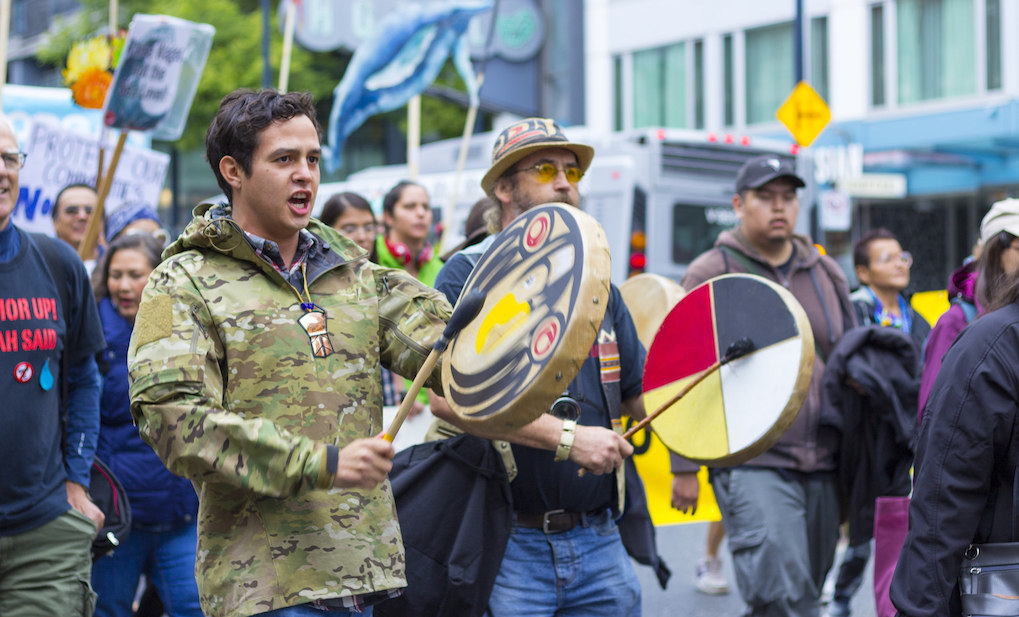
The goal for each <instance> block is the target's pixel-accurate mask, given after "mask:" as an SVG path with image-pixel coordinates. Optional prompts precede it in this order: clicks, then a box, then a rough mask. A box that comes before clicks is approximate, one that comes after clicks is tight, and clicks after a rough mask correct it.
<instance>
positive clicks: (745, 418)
mask: <svg viewBox="0 0 1019 617" xmlns="http://www.w3.org/2000/svg"><path fill="white" fill-rule="evenodd" d="M802 352H803V341H802V340H801V339H789V340H786V341H782V342H780V343H777V344H775V345H771V346H770V347H766V348H764V349H758V350H757V351H755V352H754V353H752V354H750V355H749V356H746V357H744V358H741V359H739V360H734V361H733V362H730V363H729V364H725V365H723V366H722V368H721V371H720V373H721V382H722V383H721V386H722V396H723V398H724V399H725V404H724V408H725V409H726V410H729V409H732V410H743V411H744V413H740V414H739V417H738V418H729V417H728V415H727V416H726V417H727V418H728V419H729V420H730V422H729V448H730V450H729V451H730V452H739V451H740V450H743V449H744V448H747V447H749V446H751V445H753V444H754V443H755V442H756V441H757V440H759V439H760V438H761V437H763V436H764V434H765V433H767V432H768V431H769V430H771V428H772V425H773V424H774V420H775V418H774V417H773V416H772V415H770V414H748V413H745V411H746V410H748V409H782V408H783V407H784V406H785V404H786V401H788V400H789V393H790V392H793V391H794V389H795V386H796V378H797V375H798V373H799V370H798V367H799V364H800V356H801V355H802ZM761 375H768V376H769V381H768V382H767V383H761V384H759V387H749V386H750V383H751V382H752V381H753V378H754V377H755V376H756V377H759V376H761ZM748 376H750V377H748Z"/></svg>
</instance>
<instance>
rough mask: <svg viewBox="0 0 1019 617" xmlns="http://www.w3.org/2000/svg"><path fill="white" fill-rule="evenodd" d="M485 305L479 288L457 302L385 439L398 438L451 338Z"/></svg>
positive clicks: (391, 440)
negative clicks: (415, 401)
mask: <svg viewBox="0 0 1019 617" xmlns="http://www.w3.org/2000/svg"><path fill="white" fill-rule="evenodd" d="M483 306H485V292H483V291H480V290H478V289H473V290H471V291H469V292H467V295H466V296H464V297H463V298H462V299H461V300H460V301H459V302H457V303H456V308H455V309H453V314H452V315H450V317H449V321H448V322H447V323H446V329H445V330H443V331H442V335H441V336H440V337H439V339H438V340H437V341H435V344H434V345H432V351H431V352H430V353H429V354H428V357H427V358H425V363H424V364H422V365H421V369H420V370H419V371H418V373H417V375H415V377H414V381H413V382H412V383H411V384H410V389H409V390H407V395H406V396H404V397H403V401H402V402H401V403H400V409H399V410H397V412H396V417H395V418H393V421H392V422H391V423H390V424H389V428H388V429H387V430H386V433H385V434H384V435H383V436H382V438H383V439H385V440H386V441H388V442H389V443H392V442H393V440H394V439H396V433H397V432H398V431H399V430H400V427H401V426H403V421H404V420H406V419H407V414H408V413H410V408H411V407H412V406H413V405H414V400H415V399H416V398H417V396H418V392H420V391H421V386H423V385H424V384H425V380H426V379H428V376H429V375H431V374H432V370H433V369H434V368H435V364H436V363H437V362H438V361H439V356H441V355H442V352H443V351H445V350H446V347H447V346H449V341H450V339H452V338H453V337H454V336H456V333H457V332H459V331H460V330H462V329H463V328H464V326H466V325H467V324H469V323H471V321H473V320H474V318H475V317H477V316H478V313H480V312H481V308H482V307H483Z"/></svg>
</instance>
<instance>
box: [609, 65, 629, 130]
mask: <svg viewBox="0 0 1019 617" xmlns="http://www.w3.org/2000/svg"><path fill="white" fill-rule="evenodd" d="M612 95H613V97H612V98H613V100H612V104H613V107H614V109H613V113H612V124H613V126H614V127H615V129H616V130H617V131H621V130H623V129H624V128H626V127H625V126H623V57H622V56H613V58H612Z"/></svg>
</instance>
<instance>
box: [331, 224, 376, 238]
mask: <svg viewBox="0 0 1019 617" xmlns="http://www.w3.org/2000/svg"><path fill="white" fill-rule="evenodd" d="M340 232H342V233H343V234H344V235H346V236H352V235H354V234H356V233H357V232H361V233H363V234H365V235H369V236H374V235H375V234H377V233H379V226H378V225H376V224H375V223H365V224H364V225H342V226H341V227H340Z"/></svg>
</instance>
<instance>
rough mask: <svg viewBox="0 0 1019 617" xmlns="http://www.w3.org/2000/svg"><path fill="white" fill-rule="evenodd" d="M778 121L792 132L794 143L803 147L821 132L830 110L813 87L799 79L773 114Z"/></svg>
mask: <svg viewBox="0 0 1019 617" xmlns="http://www.w3.org/2000/svg"><path fill="white" fill-rule="evenodd" d="M775 117H777V118H778V120H779V122H781V123H782V124H784V125H785V127H786V128H787V129H789V132H790V133H792V134H793V139H795V140H796V143H798V144H800V145H801V146H803V147H807V146H809V145H810V144H811V143H813V141H814V139H816V138H817V136H818V135H820V134H821V131H822V130H824V127H826V126H828V122H829V121H830V120H831V111H829V110H828V104H827V103H825V102H824V99H822V98H821V95H819V94H818V93H817V92H815V91H814V89H813V88H811V87H810V84H808V83H807V82H805V81H801V82H800V83H798V84H796V87H795V88H793V93H792V94H790V95H789V98H787V99H786V101H785V103H782V106H781V107H779V108H778V112H777V113H776V114H775Z"/></svg>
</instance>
